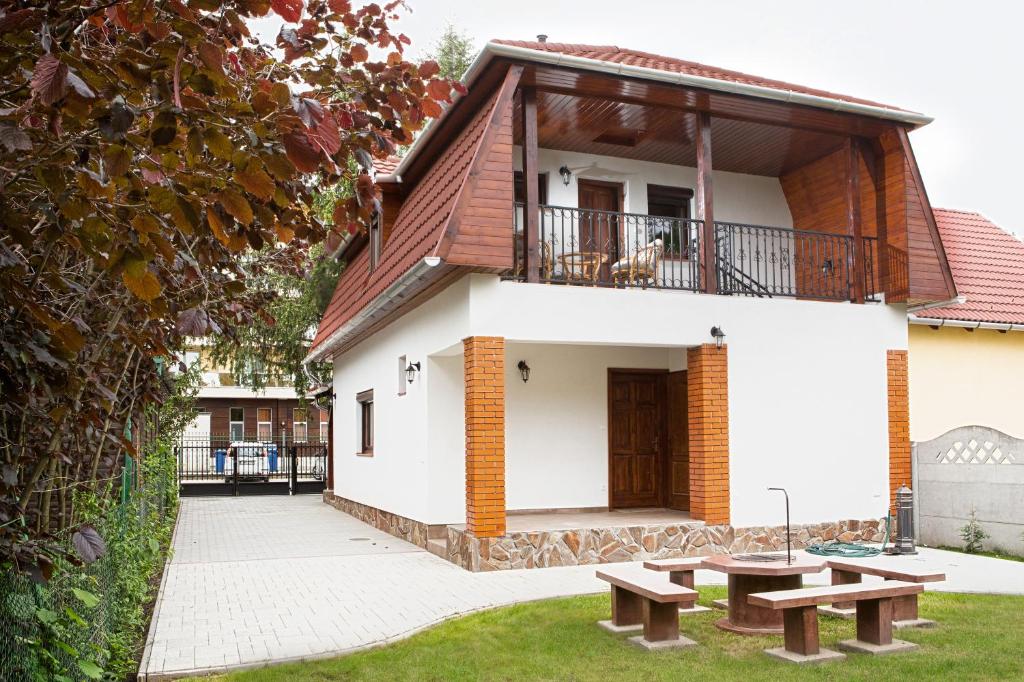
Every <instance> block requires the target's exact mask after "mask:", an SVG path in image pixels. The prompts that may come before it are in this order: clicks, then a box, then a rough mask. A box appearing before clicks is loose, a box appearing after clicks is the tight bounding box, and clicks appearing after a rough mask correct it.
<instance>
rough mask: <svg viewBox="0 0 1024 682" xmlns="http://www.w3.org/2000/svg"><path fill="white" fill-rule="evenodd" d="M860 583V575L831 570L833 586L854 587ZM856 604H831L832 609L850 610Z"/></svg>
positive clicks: (843, 602)
mask: <svg viewBox="0 0 1024 682" xmlns="http://www.w3.org/2000/svg"><path fill="white" fill-rule="evenodd" d="M860 581H861V577H860V573H854V572H853V571H840V570H837V569H834V568H833V569H832V584H833V585H854V584H857V583H859V582H860ZM855 605H856V604H855V603H854V602H852V601H837V602H833V603H832V608H833V609H852V608H854V606H855Z"/></svg>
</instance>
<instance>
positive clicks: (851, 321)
mask: <svg viewBox="0 0 1024 682" xmlns="http://www.w3.org/2000/svg"><path fill="white" fill-rule="evenodd" d="M470 298H471V306H472V307H471V323H470V324H471V327H472V328H473V333H474V334H484V335H495V336H504V337H505V338H506V339H507V340H508V342H510V343H512V342H531V343H537V342H540V343H555V344H588V345H600V346H609V345H610V346H639V347H644V346H646V347H658V348H672V347H675V348H681V347H684V346H692V345H698V344H701V343H708V342H710V341H711V338H710V335H709V330H710V328H711V326H712V325H719V326H721V327H722V328H723V329H724V331H725V332H726V335H727V337H726V342H727V344H728V352H729V431H730V433H729V437H730V489H731V507H732V514H731V516H732V521H733V523H734V524H736V525H759V524H764V523H778V522H780V521H781V519H782V517H783V507H782V504H781V500H780V499H779V496H778V494H776V493H769V492H767V491H766V490H765V488H766V487H767V486H783V487H786V488H788V489H789V492H790V497H791V500H792V516H793V520H794V522H814V521H824V520H836V519H843V518H870V517H873V516H878V515H880V514H883V513H884V512H885V509H886V506H887V498H888V418H887V406H886V367H885V351H886V350H887V349H905V348H906V347H907V325H906V317H905V314H906V313H905V311H904V310H903V309H902V308H901V307H898V306H881V305H850V304H841V303H825V302H814V301H795V300H781V299H756V298H744V297H725V296H707V295H701V294H688V293H682V292H665V291H659V292H652V291H641V290H617V289H596V288H590V287H586V288H583V287H552V286H545V285H530V284H522V283H514V282H499V281H498V280H497V279H496V278H493V277H484V276H474V277H473V286H472V290H471V293H470ZM576 357H579V358H580V359H579V362H585V360H584V358H585V355H578V356H576ZM513 360H515V359H514V358H512V357H510V356H508V355H507V356H506V362H508V363H512V362H513ZM593 365H595V366H594V367H593V369H592V371H594V372H597V373H599V372H601V371H603V370H602V369H601V368H600V363H598V362H594V363H593ZM668 366H670V367H671V365H668ZM531 367H532V363H531ZM559 371H561V370H559ZM535 380H537V381H545V379H544V378H542V373H541V372H539V371H536V370H535V372H534V373H533V374H532V375H531V379H530V383H531V384H532V383H533V382H534V381H535ZM592 390H597V389H596V388H593V387H592ZM588 395H589V394H588ZM588 395H584V394H582V392H581V393H578V394H571V395H568V396H567V399H569V400H572V401H575V402H574V403H568V404H566V406H565V408H564V409H563V413H566V414H572V415H574V417H575V419H576V423H578V424H580V425H581V426H580V427H579V428H580V429H601V428H607V424H606V421H602V420H603V419H604V412H601V413H599V414H593V409H592V408H593V401H592V400H590V399H589V398H588ZM605 395H606V394H601V396H600V397H601V399H604V397H605ZM508 400H509V406H507V408H506V410H507V413H508V414H509V415H510V422H511V420H512V417H513V416H515V415H517V412H516V410H517V408H516V407H512V406H511V401H512V394H510V395H509V398H508ZM545 418H546V417H545V416H544V415H535V417H534V418H533V419H532V420H525V419H523V418H522V417H521V416H520V417H519V419H518V420H517V421H518V424H517V425H516V427H515V428H516V430H517V431H519V430H530V431H533V432H534V433H535V435H534V436H532V440H530V441H526V440H524V439H523V438H522V437H520V436H518V435H512V433H511V429H512V428H513V427H512V425H511V423H510V424H508V425H507V429H509V434H508V436H507V437H508V439H509V443H508V447H507V455H506V456H507V458H508V460H509V462H519V463H521V466H523V467H525V468H526V470H525V471H516V472H514V473H513V472H512V471H511V470H509V471H508V473H507V476H508V479H509V481H514V482H516V485H517V486H519V485H520V483H519V482H521V481H528V480H530V479H538V478H540V479H543V478H545V477H546V473H545V471H546V470H547V469H548V468H549V467H550V466H552V464H551V463H552V461H555V460H557V459H558V457H559V453H558V452H548V453H546V456H545V455H541V454H537V453H536V452H532V451H530V452H526V451H524V452H520V451H518V448H536V447H538V444H540V443H543V441H544V438H545V436H546V435H548V434H547V432H548V431H549V430H550V429H549V428H548V427H547V426H545V422H544V421H543V420H544V419H545ZM531 422H532V423H531ZM549 437H550V436H549ZM560 437H564V438H569V437H570V435H568V434H562V435H561V436H560ZM595 448H596V449H595V451H594V452H593V454H592V455H591V462H592V466H593V467H596V468H598V469H600V468H601V467H604V466H606V464H605V461H606V459H607V444H605V445H604V447H598V446H597V445H596V443H595ZM576 456H577V457H579V455H576ZM508 466H509V467H511V466H513V465H512V464H509V465H508ZM576 480H577V481H578V483H579V484H580V485H583V484H584V483H586V481H589V483H588V484H589V485H591V486H592V487H591V489H590V490H589V492H583V491H581V490H579V489H577V488H575V487H573V488H570V490H569V492H568V493H560V495H561V496H556V494H555V493H556V492H557V491H553V492H552V493H551V497H550V502H549V503H548V504H538V503H537V502H535V501H533V500H530V503H529V506H531V507H536V506H545V507H557V506H563V505H564V506H586V505H580V504H578V503H576V502H575V500H579V499H600V498H601V497H602V495H604V496H605V498H606V492H602V491H601V490H600V488H599V487H598V486H599V485H600V483H599V478H598V477H593V478H587V479H585V480H584V479H580V478H577V479H576ZM601 480H603V483H604V485H607V477H605V478H604V479H601ZM510 486H511V484H510ZM510 491H511V488H510ZM515 494H516V495H519V494H520V493H519V492H518V491H517V492H516V493H515ZM511 495H512V492H510V506H511V504H512V503H513V501H514V502H515V503H516V504H519V502H518V501H519V500H520V499H522V500H526V499H528V498H526V497H525V494H524V497H522V498H519V497H517V498H515V499H514V500H513V498H512V497H511ZM563 499H564V500H565V501H564V502H563ZM524 504H525V503H524Z"/></svg>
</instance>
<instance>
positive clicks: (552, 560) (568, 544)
mask: <svg viewBox="0 0 1024 682" xmlns="http://www.w3.org/2000/svg"><path fill="white" fill-rule="evenodd" d="M884 535H885V520H884V519H881V520H879V519H870V520H867V521H857V520H848V521H836V522H832V523H816V524H805V525H799V526H794V527H793V538H792V543H791V544H792V547H793V549H804V548H806V547H808V546H809V545H814V544H818V543H823V542H828V541H830V540H839V541H842V542H881V541H882V539H883V537H884ZM785 549H786V528H785V526H753V527H750V528H734V527H733V526H729V525H718V526H706V525H704V524H703V523H702V522H699V521H696V522H691V523H680V524H670V525H651V526H627V527H621V528H580V529H575V530H558V531H527V532H513V533H507V534H506V535H503V536H501V537H497V538H478V537H475V536H473V535H472V534H470V533H467V532H465V531H464V530H461V529H459V528H455V527H452V526H449V527H448V560H449V561H451V562H452V563H454V564H456V565H458V566H461V567H462V568H465V569H468V570H470V571H497V570H505V569H514V568H546V567H549V566H581V565H588V564H606V563H616V562H621V561H645V560H647V559H671V558H678V557H692V556H709V555H711V554H736V553H747V552H772V551H779V550H785Z"/></svg>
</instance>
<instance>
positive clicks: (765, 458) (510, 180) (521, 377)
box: [309, 41, 956, 570]
mask: <svg viewBox="0 0 1024 682" xmlns="http://www.w3.org/2000/svg"><path fill="white" fill-rule="evenodd" d="M465 81H466V84H467V86H468V94H467V95H466V96H464V97H462V98H460V99H459V100H458V101H456V103H455V104H454V105H452V106H451V107H450V108H449V109H448V110H447V111H446V112H445V114H444V116H442V117H441V118H440V119H439V120H437V121H435V122H434V123H433V125H432V126H431V127H430V128H429V129H428V131H427V132H426V133H425V134H424V135H422V136H421V138H420V139H419V140H418V141H417V142H416V144H415V145H414V146H413V147H412V149H411V150H410V151H409V153H408V154H407V155H406V156H405V157H404V158H403V159H401V160H400V161H397V162H394V161H389V162H388V163H387V164H382V168H380V169H378V171H379V172H378V175H377V181H378V183H379V185H380V187H381V191H382V196H383V201H382V203H383V210H382V212H381V214H380V216H379V219H378V220H377V221H376V222H375V224H374V226H373V227H372V228H371V229H370V230H369V233H368V234H365V235H359V236H357V237H355V238H353V239H351V240H350V241H349V243H347V244H346V245H345V247H344V251H343V253H342V257H344V258H346V259H347V261H348V266H347V267H346V269H345V271H344V273H343V275H342V276H341V278H340V280H339V282H338V287H337V290H336V292H335V294H334V299H333V301H332V302H331V304H330V307H329V308H328V310H327V312H326V314H325V316H324V319H323V320H322V322H321V325H320V328H319V330H318V333H317V336H316V339H315V341H314V343H313V347H312V350H311V353H310V356H309V357H310V360H314V359H317V360H319V359H327V358H331V359H333V363H334V394H335V395H334V401H335V402H334V432H333V439H334V449H333V452H334V456H333V463H332V464H333V467H332V468H333V489H332V490H329V491H327V492H326V493H325V499H326V500H327V501H328V502H330V503H331V504H334V505H335V506H337V507H339V508H341V509H344V510H345V511H348V512H350V513H352V514H354V515H356V516H358V517H360V518H363V519H365V520H368V521H370V522H371V523H374V524H375V525H377V526H378V527H380V528H384V529H386V530H389V531H390V532H393V533H395V534H396V535H399V536H401V537H405V538H407V539H410V540H411V541H413V542H416V543H417V544H420V545H422V546H426V547H430V548H431V549H432V550H433V551H435V552H437V553H438V554H441V555H443V556H446V557H448V558H449V559H451V560H452V561H455V562H456V563H459V564H460V565H462V566H465V567H466V568H470V569H473V570H489V569H497V568H507V567H533V566H549V565H562V564H573V563H597V562H603V561H617V560H629V559H634V558H644V557H648V556H673V555H679V554H708V553H714V552H727V551H734V550H743V551H750V550H753V549H760V548H767V547H778V546H779V544H780V542H782V543H784V539H783V535H782V532H781V530H780V529H779V528H778V526H779V525H780V524H781V523H782V522H783V519H784V509H783V505H782V499H781V496H780V495H779V494H778V493H775V492H770V491H768V490H767V488H768V487H769V486H777V487H784V488H786V489H787V490H788V492H789V496H790V498H791V500H792V515H793V520H794V522H795V523H798V524H801V525H802V528H801V530H800V531H799V533H798V537H797V539H798V541H799V542H804V543H805V542H808V541H810V540H812V539H815V538H822V537H824V538H831V537H836V536H839V535H841V534H843V533H847V535H845V536H843V537H844V538H862V537H875V536H876V535H878V533H879V528H878V523H879V522H878V519H879V517H882V516H884V515H885V514H886V512H887V510H888V508H889V505H890V496H891V490H892V489H893V487H894V486H896V485H898V484H900V483H902V482H905V481H909V461H910V459H909V458H910V451H909V436H908V424H907V420H908V417H907V385H906V363H907V360H906V350H907V323H906V320H907V318H906V314H907V312H906V306H907V305H908V304H915V305H916V304H922V303H929V302H938V301H945V300H948V299H951V298H953V297H955V296H956V291H955V287H954V286H953V283H952V279H951V278H950V276H949V269H948V265H947V263H946V259H945V255H944V253H943V250H942V245H941V242H940V241H939V239H938V235H937V232H936V227H935V221H934V217H933V215H932V211H931V207H930V205H929V203H928V199H927V195H926V194H925V191H924V188H923V186H922V184H921V181H920V175H919V173H918V172H917V165H916V162H915V160H914V156H913V151H912V149H911V146H910V142H909V139H908V136H907V132H908V131H910V130H913V129H914V128H915V127H918V126H920V125H923V124H926V123H927V122H928V121H929V120H930V119H928V118H927V117H924V116H922V115H920V114H915V113H911V112H907V111H904V110H901V109H896V108H893V107H888V106H885V105H880V104H875V103H871V102H865V101H862V100H858V99H854V98H850V97H846V96H842V95H835V94H832V93H828V92H823V91H818V90H814V89H810V88H804V87H800V86H796V85H790V84H786V83H780V82H777V81H771V80H767V79H763V78H758V77H754V76H749V75H745V74H738V73H735V72H730V71H725V70H721V69H715V68H713V67H707V66H703V65H699V64H693V63H690V62H684V61H681V60H677V59H672V58H668V57H658V56H654V55H649V54H645V53H641V52H636V51H630V50H622V49H619V48H614V47H596V46H585V45H561V44H553V43H547V42H537V43H521V42H510V41H495V42H491V43H488V44H487V46H486V47H485V48H484V50H483V51H482V53H481V55H480V56H479V57H478V58H477V60H476V62H475V63H474V64H473V66H472V68H471V69H470V71H469V72H468V73H467V75H466V78H465ZM381 171H382V172H381Z"/></svg>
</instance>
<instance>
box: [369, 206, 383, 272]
mask: <svg viewBox="0 0 1024 682" xmlns="http://www.w3.org/2000/svg"><path fill="white" fill-rule="evenodd" d="M383 246H384V239H383V235H382V234H381V214H380V211H377V212H376V213H374V214H373V217H371V218H370V243H369V245H368V248H369V249H370V272H373V271H374V270H375V269H376V268H377V264H378V263H379V262H380V252H381V248H382V247H383Z"/></svg>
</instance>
